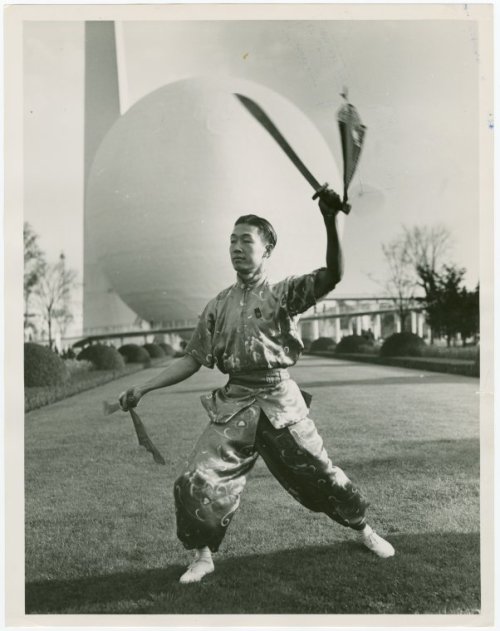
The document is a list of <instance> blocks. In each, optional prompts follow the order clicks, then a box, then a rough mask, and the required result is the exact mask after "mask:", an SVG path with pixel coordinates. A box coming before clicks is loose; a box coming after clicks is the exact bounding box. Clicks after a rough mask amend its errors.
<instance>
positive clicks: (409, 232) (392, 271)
mask: <svg viewBox="0 0 500 631" xmlns="http://www.w3.org/2000/svg"><path fill="white" fill-rule="evenodd" d="M450 247H451V234H450V232H449V230H448V228H446V226H443V225H439V224H438V225H435V226H413V227H411V228H409V227H406V226H403V232H402V233H401V234H400V235H398V236H397V237H395V238H394V239H393V240H392V241H390V242H389V243H387V244H383V245H382V251H383V253H384V257H385V260H386V263H387V267H388V279H387V282H386V283H385V288H386V291H387V292H388V294H389V295H390V296H391V298H392V299H393V301H394V303H395V305H396V307H397V309H398V313H399V318H400V321H401V330H404V328H405V321H406V318H407V316H408V314H409V311H410V310H409V307H410V306H411V302H412V301H413V300H415V298H416V297H417V294H418V291H417V290H418V288H419V287H421V288H422V289H423V290H424V292H425V295H426V296H428V295H429V293H430V292H431V291H432V287H431V286H430V285H429V279H430V278H434V277H435V275H436V274H437V272H438V270H439V269H440V268H441V267H442V265H443V258H444V255H445V254H446V253H447V252H448V251H449V249H450Z"/></svg>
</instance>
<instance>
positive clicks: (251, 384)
mask: <svg viewBox="0 0 500 631" xmlns="http://www.w3.org/2000/svg"><path fill="white" fill-rule="evenodd" d="M319 207H320V209H321V213H322V215H323V218H324V222H325V226H326V233H327V254H326V267H323V268H320V269H318V270H316V271H314V272H311V273H310V274H306V275H304V276H295V277H288V278H286V279H285V280H283V281H281V282H278V283H270V282H269V281H268V280H267V278H266V275H265V263H266V260H267V259H268V258H269V257H270V256H271V253H272V251H273V249H274V247H275V245H276V242H277V236H276V233H275V231H274V229H273V227H272V226H271V224H270V223H269V222H268V221H267V220H266V219H263V218H261V217H258V216H256V215H245V216H243V217H240V218H239V219H238V220H237V221H236V224H235V226H234V229H233V232H232V234H231V241H230V248H229V251H230V256H231V262H232V265H233V268H234V269H235V271H236V283H235V284H234V285H232V286H231V287H229V288H227V289H224V290H223V291H222V292H220V293H219V294H218V295H217V296H216V297H215V298H214V299H213V300H211V301H210V302H209V303H208V305H207V306H206V307H205V309H204V311H203V313H202V314H201V316H200V320H199V322H198V325H197V328H196V330H195V332H194V334H193V336H192V338H191V340H190V342H189V344H188V346H187V347H186V354H185V356H184V357H182V358H179V359H177V360H174V361H173V362H172V364H170V365H169V366H168V368H166V369H165V370H164V371H163V372H162V373H161V374H160V375H159V376H158V377H156V378H154V379H151V380H150V381H148V382H146V383H145V384H143V385H141V386H134V387H132V388H130V389H129V390H128V391H127V392H123V393H122V394H121V395H120V397H119V401H120V405H121V407H122V409H123V410H127V409H128V408H129V407H134V406H136V405H137V404H138V402H139V400H140V399H141V397H142V396H144V394H146V393H148V392H151V391H152V390H155V389H157V388H163V387H166V386H170V385H173V384H175V383H179V382H180V381H183V380H185V379H187V378H188V377H190V376H191V375H193V374H194V373H195V372H197V371H198V370H199V369H200V367H201V366H202V365H203V366H207V367H208V368H213V367H214V366H215V365H216V366H217V367H218V368H219V370H220V371H221V372H223V373H224V374H228V376H229V380H228V382H227V384H226V385H225V386H224V387H223V388H219V389H217V390H214V391H213V392H211V393H210V394H209V395H206V396H203V397H202V403H203V406H204V408H205V409H206V411H207V412H208V416H209V418H210V423H209V425H208V427H207V429H206V430H205V431H204V433H203V434H202V436H201V437H200V439H199V441H198V443H197V444H196V447H195V449H194V451H193V453H192V455H191V456H190V458H189V461H188V463H187V466H186V468H185V470H184V472H183V473H182V474H181V475H180V476H179V477H178V479H177V480H176V482H175V485H174V496H175V509H176V518H177V535H178V537H179V539H180V540H181V542H182V543H183V545H184V546H185V548H187V549H190V550H194V551H195V554H194V559H193V561H192V563H191V564H190V565H189V567H188V568H187V571H186V572H185V573H184V574H183V575H182V576H181V578H180V582H181V583H193V582H198V581H200V580H201V579H202V578H203V577H204V576H205V575H206V574H209V573H211V572H213V571H214V564H213V560H212V552H216V551H217V550H218V548H219V546H220V544H221V542H222V539H223V537H224V535H225V532H226V530H227V527H228V526H229V523H230V522H231V519H232V517H233V515H234V513H235V511H236V510H237V508H238V506H239V503H240V496H241V493H242V491H243V489H244V486H245V483H246V476H247V474H248V473H249V471H250V470H251V468H252V467H253V465H254V464H255V461H256V459H257V458H258V456H259V455H260V456H262V458H263V459H264V462H265V463H266V465H267V466H268V468H269V470H270V471H271V473H272V474H273V475H274V477H275V478H276V479H277V480H278V481H279V482H280V484H281V485H282V486H283V487H284V488H285V489H286V490H287V491H288V492H289V493H290V494H291V495H292V496H293V497H294V498H295V499H296V500H298V501H299V502H300V503H301V504H303V505H304V506H306V507H307V508H309V509H310V510H312V511H316V512H323V513H325V514H326V515H328V517H330V518H331V519H333V520H335V521H336V522H338V523H340V524H342V525H343V526H347V527H349V528H352V529H353V530H355V531H357V533H358V537H359V540H360V542H361V543H362V544H364V545H365V546H366V547H367V548H369V549H370V550H371V551H373V552H374V553H375V554H377V555H378V556H380V557H382V558H386V557H390V556H392V555H394V548H393V547H392V545H391V544H390V543H389V542H388V541H385V540H384V539H382V537H380V536H379V535H377V534H376V533H375V532H374V531H373V530H372V529H371V527H370V526H369V525H368V524H367V522H366V518H365V510H366V508H367V506H368V502H367V501H366V500H365V499H364V498H363V497H362V495H361V493H360V492H359V490H358V489H357V488H356V487H355V486H354V485H353V483H352V482H351V481H350V480H349V478H348V477H347V476H346V474H345V473H344V472H343V471H342V469H340V468H339V467H337V466H335V465H333V464H332V462H331V461H330V459H329V457H328V455H327V453H326V450H325V449H324V447H323V441H322V439H321V437H320V436H319V434H318V432H317V430H316V428H315V425H314V422H313V421H312V420H311V419H310V418H309V409H308V403H309V402H310V397H309V396H308V395H307V394H306V393H303V392H301V390H300V389H299V387H298V386H297V384H296V383H295V382H294V381H293V380H292V379H291V378H290V376H289V373H288V370H287V369H288V368H289V367H290V366H293V365H294V364H295V363H296V362H297V360H298V358H299V356H300V354H301V352H302V349H303V345H302V342H301V340H300V337H299V334H298V329H297V316H298V315H299V314H300V313H303V312H304V311H306V310H307V309H308V308H309V307H311V306H312V305H314V304H315V303H316V301H317V300H318V299H319V298H321V297H322V296H324V295H325V294H327V293H328V292H329V291H331V290H332V289H333V288H334V287H335V286H336V285H337V283H338V282H339V281H340V280H341V278H342V274H343V263H342V252H341V247H340V242H339V236H338V232H337V219H336V215H337V213H338V211H339V210H340V209H341V208H342V201H341V200H340V198H339V196H338V195H337V194H336V193H335V192H334V191H332V190H329V189H327V190H324V191H323V192H322V193H321V194H320V201H319Z"/></svg>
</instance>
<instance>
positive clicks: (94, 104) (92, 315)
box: [83, 22, 138, 335]
mask: <svg viewBox="0 0 500 631" xmlns="http://www.w3.org/2000/svg"><path fill="white" fill-rule="evenodd" d="M119 117H120V97H119V86H118V69H117V61H116V45H115V29H114V22H86V24H85V121H84V124H85V161H84V165H85V174H84V177H85V195H86V189H87V183H88V177H89V172H90V168H91V166H92V162H93V160H94V157H95V154H96V151H97V149H98V147H99V145H100V143H101V141H102V139H103V138H104V136H105V135H106V133H107V132H108V130H109V129H110V127H111V126H112V125H113V123H115V121H116V120H118V118H119ZM83 221H84V228H83V229H84V238H83V251H84V257H83V260H84V264H83V265H84V267H83V334H84V335H90V334H92V333H106V332H111V331H112V330H120V329H123V328H125V327H133V326H134V325H135V327H137V324H138V316H137V314H136V313H134V311H132V310H131V309H130V308H129V307H128V306H127V305H126V304H125V303H124V302H123V301H122V300H121V298H120V297H119V296H118V294H117V293H116V292H115V290H114V289H113V287H112V285H111V283H110V282H109V280H108V279H107V278H106V276H105V275H104V274H103V272H102V270H101V269H100V267H99V262H98V258H97V253H96V251H95V247H94V246H95V244H94V242H93V240H92V239H91V238H89V226H88V217H87V215H86V213H84V220H83Z"/></svg>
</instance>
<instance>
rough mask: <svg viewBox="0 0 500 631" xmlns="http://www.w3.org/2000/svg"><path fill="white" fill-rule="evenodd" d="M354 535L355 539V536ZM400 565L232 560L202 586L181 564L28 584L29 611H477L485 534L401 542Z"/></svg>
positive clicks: (338, 558) (328, 552) (351, 554)
mask: <svg viewBox="0 0 500 631" xmlns="http://www.w3.org/2000/svg"><path fill="white" fill-rule="evenodd" d="M347 536H349V535H347ZM390 540H391V542H392V543H393V544H394V546H395V547H396V550H397V553H396V556H395V557H394V558H391V559H386V560H382V559H379V558H377V557H375V556H374V555H373V554H372V553H370V552H368V551H367V550H366V549H365V548H363V547H362V546H360V545H359V544H358V543H357V542H355V541H346V542H342V543H336V544H334V545H331V546H321V547H320V546H316V547H307V548H298V549H294V550H283V551H278V552H273V553H270V554H262V555H249V556H245V557H238V558H228V559H224V556H223V554H222V555H217V558H216V572H215V573H214V574H212V575H210V576H208V577H206V578H205V579H204V581H202V582H201V583H200V584H197V585H180V584H179V583H178V578H179V576H180V575H181V573H182V571H183V569H184V568H183V567H181V566H180V565H174V566H171V567H167V568H165V569H150V570H145V571H143V572H136V571H134V572H129V573H127V572H123V573H118V574H110V575H104V576H92V577H87V578H77V579H70V580H48V581H38V582H32V583H27V584H26V613H31V614H35V613H37V614H46V613H82V614H83V613H149V614H174V613H176V614H199V613H213V614H222V613H233V614H238V613H240V614H244V613H245V614H249V613H276V614H278V613H281V614H287V613H371V614H373V613H384V614H387V613H442V614H446V613H477V612H478V610H479V608H480V571H479V534H475V533H470V534H465V533H427V534H414V535H402V534H400V535H393V536H391V537H390Z"/></svg>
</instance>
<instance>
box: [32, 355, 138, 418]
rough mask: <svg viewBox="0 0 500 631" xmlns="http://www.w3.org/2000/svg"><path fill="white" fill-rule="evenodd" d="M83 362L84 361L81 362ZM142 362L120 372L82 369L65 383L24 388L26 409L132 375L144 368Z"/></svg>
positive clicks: (128, 365) (53, 401)
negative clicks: (85, 370)
mask: <svg viewBox="0 0 500 631" xmlns="http://www.w3.org/2000/svg"><path fill="white" fill-rule="evenodd" d="M81 363H83V362H81ZM143 368H144V366H143V365H142V364H127V365H126V366H125V367H124V368H123V369H122V370H120V371H119V372H117V371H114V370H89V371H87V372H84V371H80V372H79V373H78V375H77V376H76V377H75V378H74V379H72V380H70V381H66V382H65V383H60V384H57V385H52V386H39V387H35V388H33V387H31V388H25V389H24V411H25V412H31V410H36V409H37V408H41V407H43V406H44V405H50V404H51V403H55V402H56V401H61V400H62V399H66V398H67V397H71V396H73V395H75V394H78V393H80V392H84V391H85V390H90V389H92V388H95V387H96V386H101V385H103V384H105V383H108V382H109V381H113V380H114V379H116V378H117V377H123V376H125V375H130V374H132V373H134V372H138V371H139V370H143Z"/></svg>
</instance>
